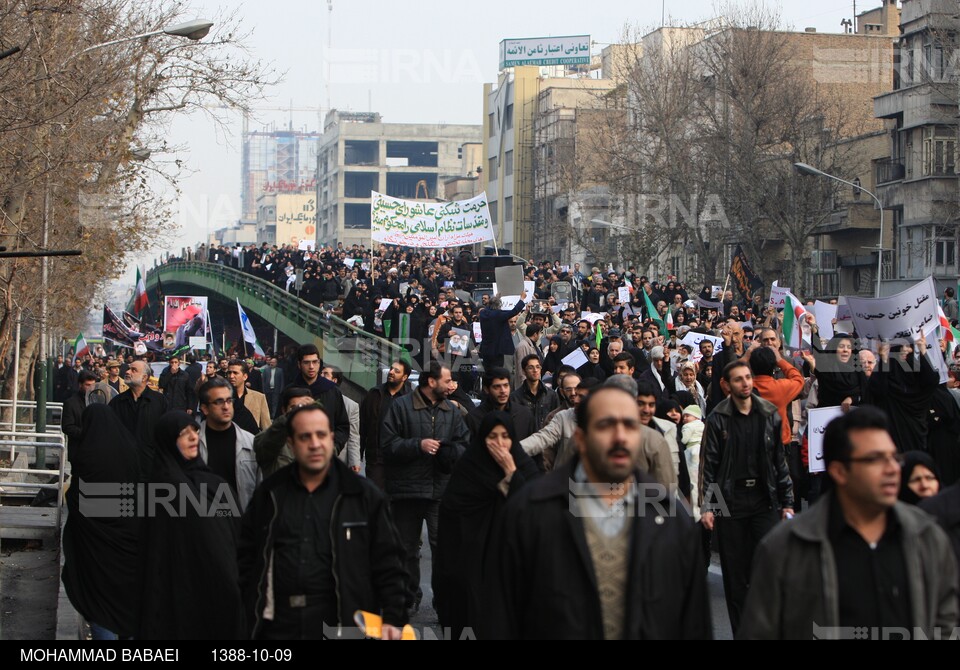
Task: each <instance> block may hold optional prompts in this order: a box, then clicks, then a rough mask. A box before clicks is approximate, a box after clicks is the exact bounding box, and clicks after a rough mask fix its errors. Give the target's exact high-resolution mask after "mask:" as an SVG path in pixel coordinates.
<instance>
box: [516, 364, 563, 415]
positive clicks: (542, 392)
mask: <svg viewBox="0 0 960 670" xmlns="http://www.w3.org/2000/svg"><path fill="white" fill-rule="evenodd" d="M520 364H521V366H522V368H523V376H524V380H523V383H522V384H521V385H520V388H518V389H517V390H516V391H514V392H513V395H512V397H511V399H512V400H513V402H515V403H517V404H520V405H523V406H524V407H526V408H528V409H529V410H530V412H531V413H532V414H533V425H534V432H536V431H538V430H540V429H542V428H543V427H544V426H545V425H546V423H547V415H548V414H550V412H552V411H553V410H555V409H557V408H558V407H559V406H560V399H559V398H558V397H557V394H556V393H555V392H554V391H552V390H550V389H548V388H547V387H546V386H544V385H543V382H542V381H541V376H542V375H543V364H542V363H541V362H540V357H539V356H537V355H536V354H530V355H529V356H526V357H524V359H523V360H522V361H521V362H520Z"/></svg>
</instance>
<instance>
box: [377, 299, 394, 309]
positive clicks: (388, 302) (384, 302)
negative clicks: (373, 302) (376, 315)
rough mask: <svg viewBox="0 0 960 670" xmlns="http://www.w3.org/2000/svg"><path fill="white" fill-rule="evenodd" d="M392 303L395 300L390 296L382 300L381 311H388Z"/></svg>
mask: <svg viewBox="0 0 960 670" xmlns="http://www.w3.org/2000/svg"><path fill="white" fill-rule="evenodd" d="M391 304H393V300H391V299H390V298H384V299H383V300H381V301H380V311H381V312H386V311H387V310H388V309H390V305H391Z"/></svg>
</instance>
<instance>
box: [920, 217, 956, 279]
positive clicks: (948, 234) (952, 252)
mask: <svg viewBox="0 0 960 670" xmlns="http://www.w3.org/2000/svg"><path fill="white" fill-rule="evenodd" d="M925 232H926V238H927V259H926V260H927V266H935V268H936V269H950V270H951V271H952V269H953V268H955V267H956V265H957V238H956V233H955V231H954V229H953V228H952V227H950V226H928V227H927V229H926V231H925Z"/></svg>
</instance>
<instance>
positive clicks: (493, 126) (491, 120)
mask: <svg viewBox="0 0 960 670" xmlns="http://www.w3.org/2000/svg"><path fill="white" fill-rule="evenodd" d="M487 126H488V129H487V133H488V137H496V136H497V115H496V113H494V112H490V114H489V115H488V116H487Z"/></svg>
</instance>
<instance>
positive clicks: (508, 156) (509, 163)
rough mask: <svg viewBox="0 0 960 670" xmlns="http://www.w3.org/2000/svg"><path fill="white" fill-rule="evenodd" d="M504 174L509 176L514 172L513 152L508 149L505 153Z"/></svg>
mask: <svg viewBox="0 0 960 670" xmlns="http://www.w3.org/2000/svg"><path fill="white" fill-rule="evenodd" d="M503 174H504V176H505V177H509V176H511V175H512V174H513V152H512V151H508V152H507V153H505V154H504V155H503Z"/></svg>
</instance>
